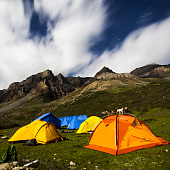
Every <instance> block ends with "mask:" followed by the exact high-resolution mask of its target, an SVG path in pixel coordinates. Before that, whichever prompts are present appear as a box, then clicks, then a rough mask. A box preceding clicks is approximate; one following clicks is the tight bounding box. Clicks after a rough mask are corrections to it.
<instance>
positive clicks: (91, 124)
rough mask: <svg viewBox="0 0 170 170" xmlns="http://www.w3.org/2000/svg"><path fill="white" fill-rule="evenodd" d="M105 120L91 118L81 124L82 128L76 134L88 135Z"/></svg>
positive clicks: (95, 117)
mask: <svg viewBox="0 0 170 170" xmlns="http://www.w3.org/2000/svg"><path fill="white" fill-rule="evenodd" d="M102 120H103V119H101V118H99V117H97V116H90V117H89V118H88V119H86V120H85V121H84V122H82V123H81V124H80V127H79V129H78V131H77V132H76V133H88V132H89V131H94V129H95V128H96V126H97V125H98V124H99V123H100V122H101V121H102Z"/></svg>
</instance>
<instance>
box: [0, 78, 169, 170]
mask: <svg viewBox="0 0 170 170" xmlns="http://www.w3.org/2000/svg"><path fill="white" fill-rule="evenodd" d="M147 82H148V83H147V84H145V85H128V86H127V85H126V86H125V85H116V86H110V87H107V88H106V90H103V91H95V92H94V91H85V92H84V93H83V95H81V96H79V97H76V98H75V97H74V101H73V100H68V101H67V102H63V103H62V102H60V103H59V101H53V102H50V103H44V104H42V103H41V104H38V103H36V102H37V101H36V100H34V102H33V101H29V103H28V104H27V105H26V107H24V108H19V109H14V110H11V111H9V112H7V113H2V115H3V114H8V115H9V118H12V115H10V113H12V112H13V113H18V112H19V113H22V114H23V113H24V112H26V113H27V116H28V117H27V119H26V120H23V119H22V114H19V116H17V114H13V116H14V118H15V119H14V120H17V121H18V122H19V123H18V126H15V127H14V126H11V128H1V129H0V137H2V136H4V135H6V136H8V137H11V136H12V135H13V134H14V133H15V131H16V130H17V129H18V128H20V127H21V126H22V125H24V124H27V123H29V121H30V120H31V119H32V118H34V116H37V115H38V114H39V112H40V111H41V110H40V107H42V109H44V112H46V111H47V110H50V111H51V113H52V114H54V115H55V116H56V117H62V116H66V115H74V114H86V115H87V116H88V117H89V116H92V115H95V116H99V117H101V112H102V111H104V110H112V109H113V108H114V109H116V108H120V107H122V106H128V108H129V110H130V111H131V113H132V114H134V115H135V116H136V117H137V118H138V119H139V120H141V121H143V122H144V123H145V124H146V125H147V126H148V127H149V128H150V129H151V130H152V132H153V133H154V134H155V135H156V136H161V137H163V138H164V139H165V140H167V141H169V142H170V126H169V123H170V104H169V101H170V81H169V80H163V79H152V80H147ZM75 93H77V92H74V95H75ZM68 97H70V98H73V96H68ZM65 99H66V98H65ZM62 100H63V99H62ZM33 103H34V104H33ZM61 103H62V104H61ZM30 113H33V114H30ZM41 113H42V111H41ZM20 123H21V124H20ZM58 131H59V133H60V135H61V136H62V137H64V138H65V140H64V141H60V142H57V143H50V144H46V145H41V144H37V145H36V146H27V145H25V144H24V143H15V144H14V145H15V147H16V150H17V157H18V160H19V162H20V164H22V163H23V161H24V160H26V159H28V160H30V161H33V160H36V159H38V160H39V165H38V166H37V167H34V169H39V170H43V169H44V170H45V169H50V170H53V169H61V170H62V169H63V170H64V169H79V170H80V169H88V170H89V169H90V170H93V169H94V170H97V169H101V170H115V169H117V170H119V169H120V170H126V169H127V170H130V169H131V170H133V169H157V170H159V169H160V170H164V169H169V167H170V160H169V158H170V145H162V146H156V147H153V148H147V149H141V150H137V151H133V152H130V153H126V154H122V155H119V156H114V155H111V154H107V153H104V152H99V151H95V150H91V149H87V148H84V146H85V145H87V144H88V142H89V140H90V137H91V134H90V133H88V134H76V131H77V130H68V129H66V128H62V129H59V130H58ZM63 132H64V133H63ZM8 145H9V142H8V139H0V148H1V149H0V159H1V156H2V155H3V153H4V152H5V150H6V148H7V147H8ZM71 161H72V162H74V163H75V164H76V165H74V166H70V162H71Z"/></svg>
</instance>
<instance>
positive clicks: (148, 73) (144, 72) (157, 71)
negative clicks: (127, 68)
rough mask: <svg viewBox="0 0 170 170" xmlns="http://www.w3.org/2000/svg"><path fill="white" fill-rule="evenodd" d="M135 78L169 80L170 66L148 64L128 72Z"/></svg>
mask: <svg viewBox="0 0 170 170" xmlns="http://www.w3.org/2000/svg"><path fill="white" fill-rule="evenodd" d="M130 74H133V75H135V76H138V77H141V78H169V77H170V64H169V65H159V64H149V65H146V66H143V67H139V68H136V69H134V70H133V71H131V72H130Z"/></svg>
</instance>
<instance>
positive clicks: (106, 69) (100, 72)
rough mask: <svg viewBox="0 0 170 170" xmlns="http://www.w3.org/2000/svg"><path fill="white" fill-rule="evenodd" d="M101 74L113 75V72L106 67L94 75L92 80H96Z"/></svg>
mask: <svg viewBox="0 0 170 170" xmlns="http://www.w3.org/2000/svg"><path fill="white" fill-rule="evenodd" d="M102 73H114V72H113V71H112V70H110V69H109V68H107V67H103V68H102V69H101V70H100V71H99V72H97V73H96V75H95V76H94V78H97V77H98V76H99V75H101V74H102Z"/></svg>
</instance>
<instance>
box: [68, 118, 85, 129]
mask: <svg viewBox="0 0 170 170" xmlns="http://www.w3.org/2000/svg"><path fill="white" fill-rule="evenodd" d="M86 119H87V116H86V115H75V116H73V118H72V120H71V122H70V124H69V125H68V127H67V129H78V128H79V127H80V124H81V123H82V122H84V121H85V120H86Z"/></svg>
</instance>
